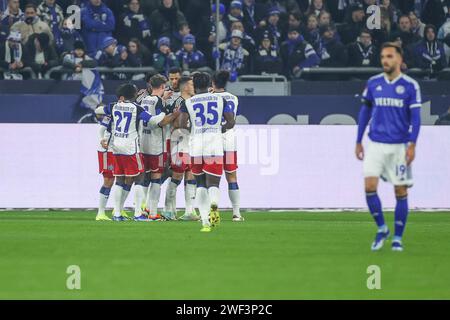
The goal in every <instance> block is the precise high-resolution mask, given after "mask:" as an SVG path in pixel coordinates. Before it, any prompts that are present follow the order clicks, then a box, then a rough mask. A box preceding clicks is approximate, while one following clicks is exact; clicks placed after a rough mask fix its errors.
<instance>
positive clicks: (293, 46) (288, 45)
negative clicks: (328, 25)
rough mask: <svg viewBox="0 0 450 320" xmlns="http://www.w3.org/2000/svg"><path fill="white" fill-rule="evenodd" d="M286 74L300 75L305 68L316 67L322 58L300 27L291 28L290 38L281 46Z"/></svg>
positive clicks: (290, 75) (289, 75)
mask: <svg viewBox="0 0 450 320" xmlns="http://www.w3.org/2000/svg"><path fill="white" fill-rule="evenodd" d="M281 56H282V57H283V62H284V68H285V74H286V75H287V76H288V77H292V76H294V77H299V76H300V73H301V71H302V69H303V68H309V67H316V66H318V65H319V63H320V58H319V56H318V55H317V53H316V51H314V48H313V47H312V46H311V45H310V44H309V43H308V42H307V41H305V39H304V38H303V36H302V35H301V34H300V30H299V29H289V31H288V39H287V40H286V41H285V42H284V43H283V45H282V46H281Z"/></svg>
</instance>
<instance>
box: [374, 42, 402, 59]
mask: <svg viewBox="0 0 450 320" xmlns="http://www.w3.org/2000/svg"><path fill="white" fill-rule="evenodd" d="M386 48H394V49H395V51H396V52H397V53H398V54H399V55H401V56H402V57H403V49H402V47H401V46H399V45H398V44H397V43H395V42H385V43H383V45H382V46H381V51H380V52H383V50H384V49H386Z"/></svg>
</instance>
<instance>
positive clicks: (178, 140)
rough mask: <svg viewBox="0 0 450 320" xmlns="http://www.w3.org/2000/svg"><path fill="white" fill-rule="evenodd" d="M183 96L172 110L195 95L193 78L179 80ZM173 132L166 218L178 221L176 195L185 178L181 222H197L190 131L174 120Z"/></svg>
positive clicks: (177, 108)
mask: <svg viewBox="0 0 450 320" xmlns="http://www.w3.org/2000/svg"><path fill="white" fill-rule="evenodd" d="M179 86H180V90H181V96H180V97H178V99H176V100H175V102H174V105H173V106H172V109H174V110H179V109H180V107H181V104H182V102H183V101H185V100H186V99H189V98H190V97H192V96H193V95H194V83H193V81H192V78H191V77H187V76H183V77H181V79H180V80H179ZM172 124H173V130H172V135H171V141H170V159H171V163H170V168H171V171H172V174H171V179H170V182H169V184H168V186H167V190H166V201H165V208H164V213H163V214H164V216H165V217H168V219H170V220H174V219H176V207H175V204H176V193H177V187H178V186H179V185H180V183H181V181H182V180H183V178H184V195H185V203H186V209H185V213H184V215H183V216H182V217H180V220H185V221H197V220H199V217H198V215H197V214H196V212H195V209H194V200H195V192H196V181H195V178H194V176H193V175H192V172H191V168H190V162H191V159H190V156H189V131H188V130H187V129H184V128H178V127H177V125H178V121H177V119H174V121H173V122H172Z"/></svg>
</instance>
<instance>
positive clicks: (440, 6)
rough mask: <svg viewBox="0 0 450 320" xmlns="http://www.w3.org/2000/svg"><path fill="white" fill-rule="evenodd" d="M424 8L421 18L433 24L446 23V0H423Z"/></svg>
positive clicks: (426, 22)
mask: <svg viewBox="0 0 450 320" xmlns="http://www.w3.org/2000/svg"><path fill="white" fill-rule="evenodd" d="M422 2H425V3H423V4H422V5H423V9H422V15H421V20H422V21H423V22H424V23H425V24H432V25H434V26H441V25H443V24H444V23H445V20H446V13H445V9H444V2H446V0H428V1H422Z"/></svg>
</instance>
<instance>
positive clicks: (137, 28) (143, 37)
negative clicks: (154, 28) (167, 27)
mask: <svg viewBox="0 0 450 320" xmlns="http://www.w3.org/2000/svg"><path fill="white" fill-rule="evenodd" d="M117 25H118V26H117V29H116V34H117V39H118V41H119V43H128V41H130V39H131V38H137V39H139V41H141V42H143V43H148V44H149V45H150V36H151V33H150V22H149V21H148V19H147V18H146V17H145V16H144V14H143V13H142V11H141V5H140V1H139V0H129V1H128V8H127V10H126V11H125V12H124V13H123V14H122V15H121V16H120V18H119V20H118V23H117Z"/></svg>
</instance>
